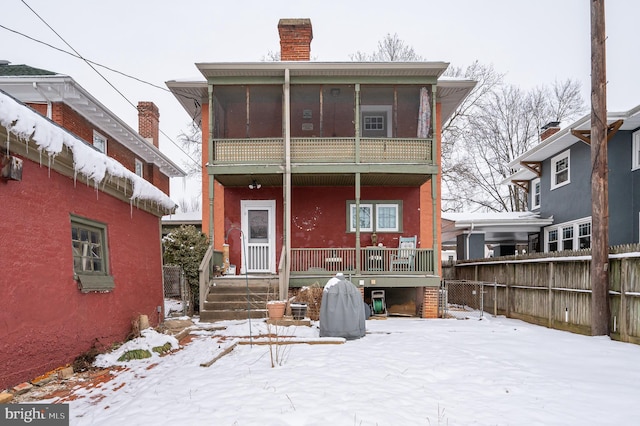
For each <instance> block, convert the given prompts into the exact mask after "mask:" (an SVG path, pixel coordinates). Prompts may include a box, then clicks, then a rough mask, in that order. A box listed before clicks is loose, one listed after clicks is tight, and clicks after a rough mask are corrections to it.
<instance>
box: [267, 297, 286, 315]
mask: <svg viewBox="0 0 640 426" xmlns="http://www.w3.org/2000/svg"><path fill="white" fill-rule="evenodd" d="M286 307H287V302H283V301H281V300H272V301H270V302H267V311H268V313H269V318H270V319H282V317H284V310H285V308H286Z"/></svg>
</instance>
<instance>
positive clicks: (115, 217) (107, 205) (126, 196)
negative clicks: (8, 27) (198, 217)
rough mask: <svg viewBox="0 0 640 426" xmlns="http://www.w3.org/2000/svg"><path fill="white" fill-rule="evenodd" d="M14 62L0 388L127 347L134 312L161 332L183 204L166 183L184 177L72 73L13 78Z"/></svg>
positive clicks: (5, 129) (0, 241) (0, 187)
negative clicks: (93, 352) (169, 251)
mask: <svg viewBox="0 0 640 426" xmlns="http://www.w3.org/2000/svg"><path fill="white" fill-rule="evenodd" d="M7 66H9V65H7V64H4V65H0V165H1V166H0V170H1V173H0V206H2V220H0V303H1V305H2V308H1V309H0V389H2V388H5V387H8V386H12V385H15V384H17V383H20V382H22V381H27V380H31V379H33V378H35V377H37V376H39V375H41V374H43V373H45V372H47V371H49V370H52V369H54V368H57V367H59V366H62V365H65V364H68V363H71V362H73V360H74V359H75V358H76V357H78V356H79V355H81V354H83V353H85V352H87V351H89V350H90V349H91V348H92V347H94V346H95V347H97V348H105V347H109V346H110V345H111V344H112V343H114V342H119V341H123V340H125V339H126V337H127V335H128V334H129V333H130V332H131V325H132V320H134V319H135V318H137V317H138V316H139V315H147V316H148V318H149V321H150V323H151V324H152V325H157V324H158V322H159V321H160V320H161V319H162V318H163V316H162V315H163V312H162V311H163V305H164V303H163V285H162V257H161V240H160V235H161V234H160V233H161V228H160V218H161V217H162V216H163V215H165V214H168V213H171V212H173V211H174V210H175V207H176V206H175V203H174V202H173V201H172V200H171V199H170V198H169V196H168V194H167V193H168V191H169V185H168V181H169V177H171V176H181V175H183V174H184V173H183V172H182V170H180V168H179V167H177V166H176V165H175V164H174V163H173V162H171V160H169V159H168V158H167V157H166V156H164V155H163V154H162V153H161V152H160V151H159V150H158V148H157V147H156V146H154V145H153V144H151V143H149V142H147V141H146V140H145V139H144V138H143V137H142V136H140V135H139V134H137V133H136V132H135V131H133V130H132V129H131V128H129V127H128V126H127V125H126V124H125V123H124V122H122V121H121V120H120V119H118V118H117V117H115V116H114V115H113V113H111V112H110V111H109V110H107V109H106V108H105V107H104V106H102V105H101V104H100V103H99V102H98V101H97V100H96V99H95V98H93V97H92V96H90V95H89V94H88V93H87V92H86V91H85V90H84V89H82V88H81V87H80V86H79V85H78V84H77V83H75V82H74V81H73V79H71V78H70V77H67V76H60V75H58V74H53V73H49V74H42V72H41V71H40V70H35V69H33V68H30V67H24V66H19V67H20V70H21V72H22V75H21V76H15V75H11V76H7V73H12V74H15V73H16V72H15V71H16V70H15V69H14V70H9V69H6V68H5V69H4V70H3V68H4V67H7ZM26 71H28V72H31V73H37V75H33V74H31V75H25V72H26ZM3 88H5V89H8V90H9V91H10V92H12V93H13V94H14V95H15V96H18V97H20V98H22V99H24V100H25V101H27V102H28V103H29V105H30V106H31V107H32V108H29V107H28V106H26V105H25V104H23V103H21V102H20V101H18V100H17V99H15V97H12V96H10V95H9V94H8V93H6V92H3V91H2V89H3ZM29 88H30V89H31V91H32V92H33V93H29ZM38 97H40V98H38ZM43 99H44V101H42V100H43ZM147 106H149V105H148V104H145V105H143V106H141V107H140V110H141V112H142V113H141V116H144V114H143V112H144V108H145V107H147ZM151 109H152V110H153V107H152V106H151ZM154 114H155V116H156V118H157V109H156V110H154ZM46 116H49V117H51V118H46ZM54 121H55V123H54ZM143 121H144V120H143ZM154 126H155V128H156V129H157V120H156V121H155V124H154ZM143 131H144V130H143ZM150 136H151V135H150ZM155 140H156V141H157V134H156V139H155ZM156 143H157V142H156ZM92 145H93V146H92ZM105 149H106V153H107V155H105V154H104V153H103V152H101V151H105ZM140 175H142V177H141V176H140Z"/></svg>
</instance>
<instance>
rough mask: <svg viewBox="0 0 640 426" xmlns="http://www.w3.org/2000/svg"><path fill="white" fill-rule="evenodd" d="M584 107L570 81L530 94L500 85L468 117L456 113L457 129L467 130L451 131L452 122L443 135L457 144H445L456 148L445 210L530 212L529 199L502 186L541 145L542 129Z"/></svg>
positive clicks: (447, 175) (446, 173) (446, 170)
mask: <svg viewBox="0 0 640 426" xmlns="http://www.w3.org/2000/svg"><path fill="white" fill-rule="evenodd" d="M584 108H585V106H584V101H583V99H582V97H581V95H580V84H579V83H578V82H576V81H573V80H566V81H564V82H555V83H554V85H553V86H551V87H540V88H535V89H533V90H531V91H529V92H525V91H523V90H521V89H519V88H518V87H516V86H514V85H505V84H496V85H494V87H493V88H492V89H491V90H489V91H487V92H486V93H484V94H483V96H482V97H480V98H478V99H477V100H476V101H475V103H474V104H473V105H472V106H471V107H470V108H469V110H468V112H467V113H466V114H464V115H460V116H456V115H455V114H454V117H453V118H455V119H456V120H458V123H457V124H456V126H455V127H453V129H458V128H460V127H462V128H463V129H464V130H463V131H449V128H450V127H451V124H450V123H447V125H445V129H447V131H446V132H445V131H443V140H444V139H445V135H446V136H447V138H452V139H453V140H448V141H447V143H446V144H445V145H447V146H450V147H452V148H451V151H450V155H449V157H448V158H443V163H445V166H444V167H443V182H444V183H445V188H444V189H445V191H443V192H446V194H447V195H446V196H445V195H443V203H444V204H445V209H450V210H462V209H465V210H468V209H472V210H482V211H522V210H526V208H527V198H526V194H524V193H523V192H522V190H520V189H519V188H517V187H514V186H506V185H502V183H501V182H502V181H504V179H506V178H507V177H508V176H509V175H510V174H511V170H509V169H508V167H507V165H508V163H510V162H511V161H513V160H514V159H515V158H517V157H518V156H520V155H521V154H523V153H524V152H526V151H527V150H529V149H530V148H532V147H533V146H535V145H536V144H538V143H539V129H540V127H541V126H542V125H543V124H546V123H548V122H550V121H560V122H562V121H566V120H571V119H574V118H575V117H576V116H577V115H578V114H580V113H581V112H582V111H584ZM460 117H462V118H460ZM450 121H451V120H450ZM461 148H463V149H461Z"/></svg>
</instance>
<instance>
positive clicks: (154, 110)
mask: <svg viewBox="0 0 640 426" xmlns="http://www.w3.org/2000/svg"><path fill="white" fill-rule="evenodd" d="M138 133H140V136H142V137H143V138H145V139H146V140H148V141H149V142H151V143H152V144H153V145H155V146H156V148H160V142H159V136H160V112H159V111H158V107H157V106H156V104H154V103H153V102H138Z"/></svg>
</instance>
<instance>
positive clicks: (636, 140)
mask: <svg viewBox="0 0 640 426" xmlns="http://www.w3.org/2000/svg"><path fill="white" fill-rule="evenodd" d="M631 145H632V149H633V152H632V153H631V159H632V160H631V161H632V163H631V170H636V169H640V130H638V131H637V132H634V133H633V142H632V144H631Z"/></svg>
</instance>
